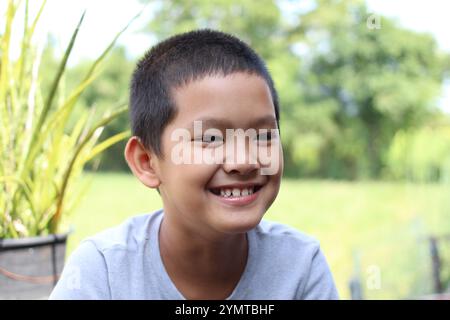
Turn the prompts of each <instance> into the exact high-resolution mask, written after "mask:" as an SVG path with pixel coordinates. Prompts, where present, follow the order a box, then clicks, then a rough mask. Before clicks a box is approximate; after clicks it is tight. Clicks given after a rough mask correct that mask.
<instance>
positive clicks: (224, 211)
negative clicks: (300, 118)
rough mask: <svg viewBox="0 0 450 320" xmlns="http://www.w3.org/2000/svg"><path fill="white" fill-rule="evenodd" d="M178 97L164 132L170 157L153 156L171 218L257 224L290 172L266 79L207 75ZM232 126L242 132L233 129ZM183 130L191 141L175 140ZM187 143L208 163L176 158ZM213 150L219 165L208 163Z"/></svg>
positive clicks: (200, 227) (218, 225)
mask: <svg viewBox="0 0 450 320" xmlns="http://www.w3.org/2000/svg"><path fill="white" fill-rule="evenodd" d="M172 97H173V100H174V102H175V105H176V108H177V113H176V116H175V118H174V119H173V120H172V121H171V122H170V123H169V124H168V125H167V127H166V128H165V129H164V131H163V134H162V137H161V145H162V152H163V157H162V158H157V157H155V156H152V165H153V167H154V169H155V175H156V176H157V178H158V187H159V190H160V193H161V197H162V200H163V203H164V210H165V214H166V216H167V217H168V219H169V220H170V221H172V223H178V224H179V225H180V226H181V225H182V226H184V227H185V228H187V229H189V230H190V231H191V232H196V233H198V234H202V233H203V234H205V235H207V234H208V233H209V234H211V233H212V234H217V233H227V234H230V233H242V232H246V231H248V230H250V229H252V228H254V227H255V226H256V225H257V224H258V223H259V222H260V220H261V218H262V217H263V215H264V213H265V212H266V211H267V209H268V208H269V207H270V205H271V204H272V203H273V201H274V200H275V198H276V196H277V194H278V190H279V187H280V180H281V175H282V171H283V156H282V148H281V143H280V140H279V136H278V134H277V132H278V131H277V130H273V129H277V122H276V117H275V110H274V106H273V103H272V98H271V94H270V90H269V87H268V86H267V84H266V82H265V80H264V79H263V78H261V77H259V76H257V75H249V74H246V73H233V74H231V75H227V76H225V77H223V76H219V75H218V76H207V77H205V78H202V79H201V80H196V81H192V82H190V83H189V84H187V85H185V86H183V87H180V88H177V89H175V90H173V91H172ZM199 124H200V125H201V131H199V130H198V125H199ZM230 129H234V130H237V131H234V134H233V135H230V133H231V131H230ZM239 129H240V131H239ZM271 129H272V130H271ZM180 130H181V131H182V132H186V133H187V132H189V139H186V140H183V141H180V140H176V139H174V136H175V135H174V134H175V133H177V132H179V131H180ZM227 130H228V132H227ZM246 130H247V131H246ZM264 130H266V131H264ZM267 130H268V133H269V134H267V133H266V132H267ZM244 132H245V134H247V135H246V136H245V135H244V134H243V133H244ZM239 139H241V140H239ZM243 139H245V140H243ZM239 141H240V142H242V141H244V143H243V144H242V143H239ZM180 147H181V149H182V150H183V152H188V153H191V155H192V158H191V159H193V158H194V157H195V156H197V160H198V159H199V158H202V159H203V161H200V162H199V161H184V162H183V161H182V162H181V163H180V162H179V161H178V162H177V161H176V160H175V159H174V155H176V154H177V153H176V152H174V151H175V150H179V149H180ZM211 155H214V156H213V157H212V158H213V159H214V161H213V163H211V161H209V162H208V161H205V159H207V158H208V157H209V158H211ZM261 155H264V156H265V157H264V161H262V160H263V159H262V157H261ZM267 155H268V156H269V157H267ZM268 159H269V161H268ZM242 160H244V161H242ZM274 163H275V165H274ZM268 167H270V168H271V170H270V171H268V172H269V174H264V169H267V168H268ZM135 174H136V173H135ZM141 181H143V179H141ZM143 182H144V181H143ZM144 183H145V182H144ZM147 185H148V184H147ZM152 186H153V187H154V186H155V184H153V185H152Z"/></svg>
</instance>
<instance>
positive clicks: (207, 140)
mask: <svg viewBox="0 0 450 320" xmlns="http://www.w3.org/2000/svg"><path fill="white" fill-rule="evenodd" d="M194 141H197V142H201V143H204V144H218V143H222V142H223V138H222V136H220V135H204V136H202V137H198V138H195V139H194Z"/></svg>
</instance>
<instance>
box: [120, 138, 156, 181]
mask: <svg viewBox="0 0 450 320" xmlns="http://www.w3.org/2000/svg"><path fill="white" fill-rule="evenodd" d="M125 159H126V161H127V163H128V166H129V167H130V169H131V171H132V172H133V174H134V175H135V176H136V177H137V178H138V179H139V180H140V181H141V182H142V183H143V184H144V185H146V186H147V187H149V188H157V187H159V185H160V184H161V181H160V179H159V177H158V174H157V171H158V170H157V163H156V162H157V158H156V155H155V154H154V153H153V152H151V151H148V150H147V149H146V148H145V147H144V145H143V144H142V142H141V141H140V139H139V138H138V137H136V136H132V137H131V138H130V139H129V140H128V142H127V145H126V147H125Z"/></svg>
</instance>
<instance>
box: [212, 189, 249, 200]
mask: <svg viewBox="0 0 450 320" xmlns="http://www.w3.org/2000/svg"><path fill="white" fill-rule="evenodd" d="M253 188H254V187H249V188H243V189H239V188H233V189H220V196H221V197H224V198H228V197H245V196H248V195H251V194H253V193H254V190H253Z"/></svg>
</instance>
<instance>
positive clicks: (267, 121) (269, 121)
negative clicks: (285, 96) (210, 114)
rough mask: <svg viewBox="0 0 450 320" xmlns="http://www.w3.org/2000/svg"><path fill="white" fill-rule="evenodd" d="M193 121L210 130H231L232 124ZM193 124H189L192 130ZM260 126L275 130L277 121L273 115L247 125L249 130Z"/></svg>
mask: <svg viewBox="0 0 450 320" xmlns="http://www.w3.org/2000/svg"><path fill="white" fill-rule="evenodd" d="M195 121H201V122H202V126H205V127H210V128H233V124H232V123H231V122H230V120H228V119H226V118H199V119H196V120H194V122H195ZM194 122H192V123H191V127H192V128H194ZM262 126H273V127H275V128H277V120H276V118H275V117H274V116H273V115H266V116H262V117H260V118H257V119H254V120H252V121H251V122H250V123H249V127H250V128H253V127H262Z"/></svg>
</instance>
